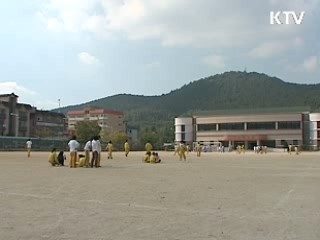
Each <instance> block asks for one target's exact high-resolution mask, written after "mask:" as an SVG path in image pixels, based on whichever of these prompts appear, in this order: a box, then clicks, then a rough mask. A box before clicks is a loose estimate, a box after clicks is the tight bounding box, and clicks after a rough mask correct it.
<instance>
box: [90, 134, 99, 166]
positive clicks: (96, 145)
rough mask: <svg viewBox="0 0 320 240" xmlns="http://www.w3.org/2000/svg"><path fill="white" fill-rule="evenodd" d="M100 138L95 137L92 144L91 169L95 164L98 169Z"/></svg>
mask: <svg viewBox="0 0 320 240" xmlns="http://www.w3.org/2000/svg"><path fill="white" fill-rule="evenodd" d="M98 140H99V138H98V136H95V137H94V138H93V140H92V142H91V148H92V159H91V167H92V168H93V164H94V166H95V167H98V158H99V142H98Z"/></svg>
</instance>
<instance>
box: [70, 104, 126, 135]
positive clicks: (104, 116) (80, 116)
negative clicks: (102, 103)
mask: <svg viewBox="0 0 320 240" xmlns="http://www.w3.org/2000/svg"><path fill="white" fill-rule="evenodd" d="M67 116H68V131H69V134H70V135H72V134H75V125H76V124H77V122H80V121H97V123H98V125H99V126H100V127H101V130H106V131H108V132H111V133H112V132H127V121H124V114H123V112H118V111H113V110H107V109H95V108H86V109H83V110H75V111H70V112H68V114H67Z"/></svg>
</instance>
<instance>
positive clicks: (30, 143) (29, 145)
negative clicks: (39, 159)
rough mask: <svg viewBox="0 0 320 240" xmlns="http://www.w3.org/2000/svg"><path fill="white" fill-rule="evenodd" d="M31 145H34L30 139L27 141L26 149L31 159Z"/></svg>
mask: <svg viewBox="0 0 320 240" xmlns="http://www.w3.org/2000/svg"><path fill="white" fill-rule="evenodd" d="M31 145H32V142H31V140H30V138H29V139H28V140H27V142H26V148H27V156H28V157H30V154H31Z"/></svg>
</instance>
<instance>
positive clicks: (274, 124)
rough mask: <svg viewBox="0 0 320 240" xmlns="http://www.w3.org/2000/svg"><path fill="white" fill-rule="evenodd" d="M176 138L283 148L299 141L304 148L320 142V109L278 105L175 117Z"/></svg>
mask: <svg viewBox="0 0 320 240" xmlns="http://www.w3.org/2000/svg"><path fill="white" fill-rule="evenodd" d="M175 141H176V142H177V143H178V142H181V141H185V142H186V143H188V144H193V143H194V142H200V143H202V144H204V145H214V144H216V143H219V144H220V145H223V146H225V147H230V146H231V147H233V148H234V147H236V146H238V145H244V146H245V148H246V149H253V147H254V146H268V147H272V148H284V147H286V146H288V145H289V144H291V145H299V146H301V147H302V148H303V149H305V150H317V149H319V146H320V113H314V112H308V111H301V110H290V109H277V110H273V111H268V110H265V111H264V110H263V109H260V110H259V111H253V112H252V111H251V112H247V113H245V112H244V111H242V112H241V111H236V112H232V111H229V112H212V113H203V114H196V115H194V116H192V117H178V118H175Z"/></svg>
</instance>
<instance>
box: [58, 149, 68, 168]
mask: <svg viewBox="0 0 320 240" xmlns="http://www.w3.org/2000/svg"><path fill="white" fill-rule="evenodd" d="M64 160H66V155H64V152H63V151H60V152H59V154H58V162H59V164H60V166H64Z"/></svg>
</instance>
